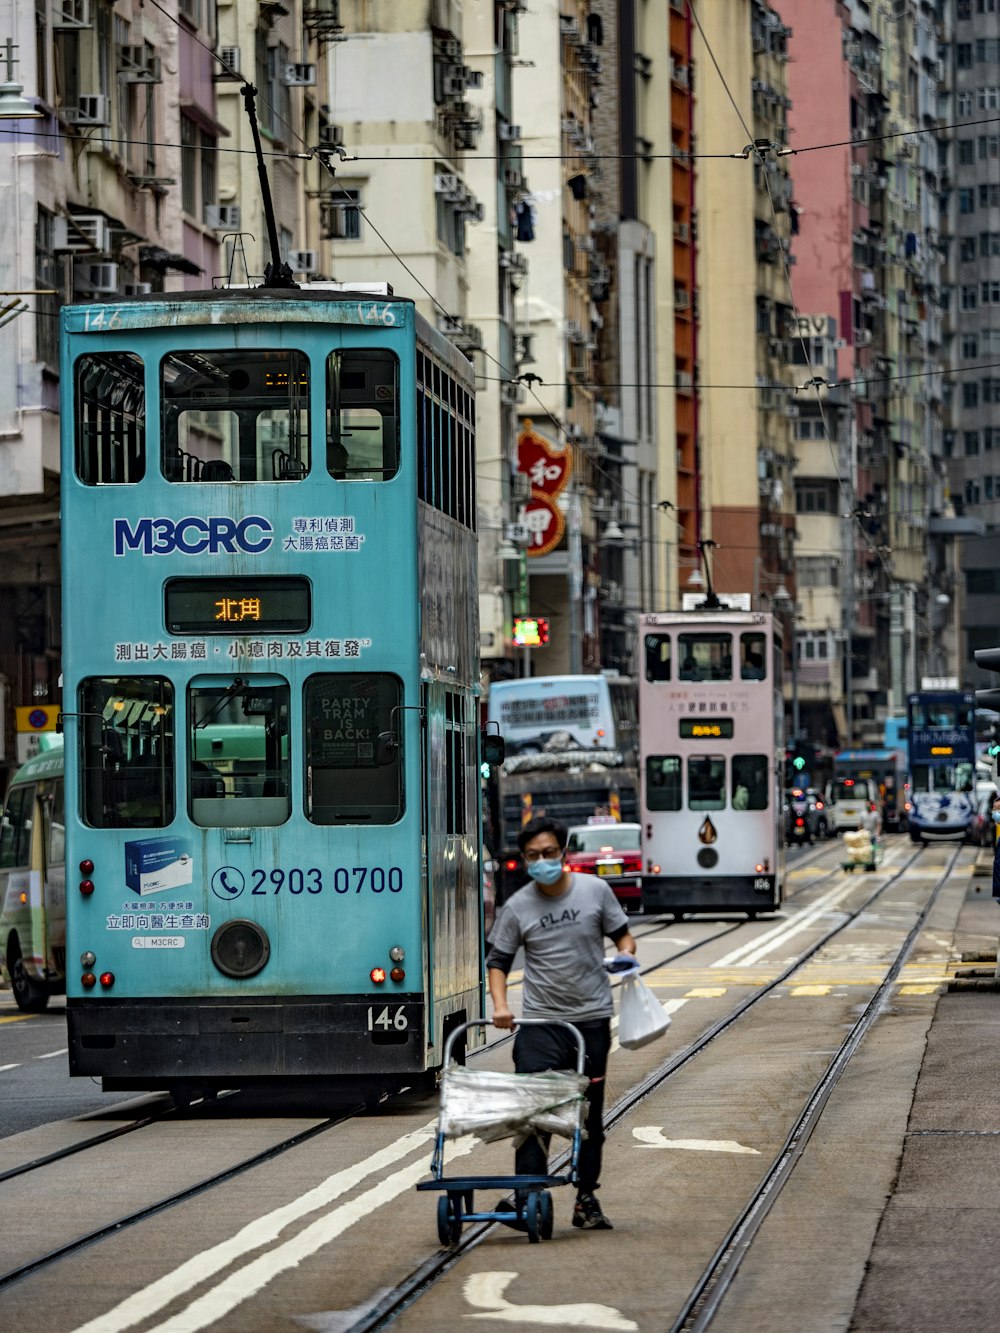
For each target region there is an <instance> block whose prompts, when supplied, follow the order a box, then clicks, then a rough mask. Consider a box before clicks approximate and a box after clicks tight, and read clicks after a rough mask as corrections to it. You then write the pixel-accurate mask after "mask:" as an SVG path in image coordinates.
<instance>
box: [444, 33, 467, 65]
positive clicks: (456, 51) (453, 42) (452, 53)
mask: <svg viewBox="0 0 1000 1333" xmlns="http://www.w3.org/2000/svg"><path fill="white" fill-rule="evenodd" d="M441 54H442V55H443V56H444V58H445V59H446V60H461V58H462V43H461V42H460V41H459V40H458V38H457V37H446V38H445V39H444V41H443V42H442V43H441Z"/></svg>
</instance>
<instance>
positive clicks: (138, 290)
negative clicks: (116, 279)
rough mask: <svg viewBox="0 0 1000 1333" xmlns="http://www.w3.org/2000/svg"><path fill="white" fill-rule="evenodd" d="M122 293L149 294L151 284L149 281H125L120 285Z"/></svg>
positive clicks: (129, 294)
mask: <svg viewBox="0 0 1000 1333" xmlns="http://www.w3.org/2000/svg"><path fill="white" fill-rule="evenodd" d="M122 293H123V294H124V295H125V296H151V295H152V293H153V284H152V283H151V282H126V283H125V285H124V286H123V287H122Z"/></svg>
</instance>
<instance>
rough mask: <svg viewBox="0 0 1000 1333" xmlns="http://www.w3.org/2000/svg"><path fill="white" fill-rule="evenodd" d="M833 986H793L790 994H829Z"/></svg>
mask: <svg viewBox="0 0 1000 1333" xmlns="http://www.w3.org/2000/svg"><path fill="white" fill-rule="evenodd" d="M832 990H833V987H832V986H793V987H792V989H791V990H790V991H789V994H790V995H829V994H830V992H831V991H832Z"/></svg>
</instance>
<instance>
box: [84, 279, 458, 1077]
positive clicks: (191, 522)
mask: <svg viewBox="0 0 1000 1333" xmlns="http://www.w3.org/2000/svg"><path fill="white" fill-rule="evenodd" d="M62 356H63V366H64V374H63V379H62V384H63V388H62V422H63V552H64V570H63V579H64V584H63V587H64V653H65V657H64V717H65V722H64V726H65V732H66V738H67V744H66V811H67V815H66V825H67V829H66V838H67V855H66V864H67V876H66V879H67V883H66V895H67V950H68V961H67V997H68V998H67V1010H68V1020H69V1052H70V1056H69V1058H70V1068H71V1071H72V1073H74V1074H78V1075H89V1076H99V1077H100V1078H102V1079H103V1081H104V1086H105V1087H107V1088H149V1087H164V1086H166V1087H170V1088H172V1089H174V1090H181V1091H183V1090H185V1089H187V1090H189V1089H191V1088H195V1087H197V1088H211V1087H215V1086H219V1085H226V1086H236V1085H243V1084H246V1083H250V1082H253V1081H257V1080H273V1079H282V1080H289V1079H298V1078H308V1079H320V1080H324V1081H333V1080H338V1079H343V1078H347V1079H350V1080H351V1081H352V1082H353V1083H354V1084H355V1085H357V1086H371V1087H383V1086H386V1085H392V1084H399V1083H406V1082H414V1081H419V1080H420V1079H421V1078H424V1077H426V1076H429V1075H433V1072H434V1070H435V1069H436V1068H437V1067H439V1066H440V1064H441V1060H442V1051H443V1046H444V1041H445V1038H446V1037H447V1035H448V1032H449V1030H450V1028H451V1027H452V1026H453V1025H455V1024H457V1023H460V1022H464V1021H465V1020H466V1019H469V1018H474V1017H477V1016H478V1015H479V1014H481V1013H482V1009H483V977H482V959H483V940H482V911H481V890H480V882H481V874H480V864H479V861H480V846H481V839H480V807H479V787H480V784H479V759H480V746H479V732H478V724H477V706H476V704H477V698H476V696H477V695H478V662H479V645H478V611H477V576H476V499H475V443H474V436H475V430H474V426H475V422H474V378H473V370H472V367H471V365H470V363H469V362H468V361H467V360H466V359H465V357H463V356H462V355H461V354H460V353H459V352H458V351H457V350H456V349H455V348H454V347H453V345H452V344H451V343H450V342H449V341H448V340H447V339H445V338H444V337H443V336H442V335H440V334H439V333H438V332H437V331H436V330H434V329H433V328H432V327H431V326H430V325H429V324H428V323H427V322H426V321H424V320H423V319H422V318H420V316H418V315H417V313H416V312H415V310H414V307H413V305H412V303H411V302H409V301H407V300H402V299H398V298H393V297H392V295H391V294H390V293H389V291H388V289H383V290H373V289H371V288H368V289H367V290H365V291H364V292H361V291H351V290H348V289H342V288H335V289H333V288H331V287H329V286H327V287H325V288H321V287H320V286H319V285H317V287H316V288H304V289H297V290H262V289H259V290H238V291H237V290H218V291H211V292H204V293H192V294H176V295H159V296H156V297H139V298H135V299H132V300H125V301H121V302H117V303H114V304H106V305H90V306H73V307H70V308H67V309H65V310H64V312H63V331H62Z"/></svg>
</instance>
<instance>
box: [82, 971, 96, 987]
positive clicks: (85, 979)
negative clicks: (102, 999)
mask: <svg viewBox="0 0 1000 1333" xmlns="http://www.w3.org/2000/svg"><path fill="white" fill-rule="evenodd" d="M80 985H81V986H83V988H84V989H85V990H93V988H94V987H95V986H96V985H97V978H96V977H95V976H94V974H93V972H84V974H83V976H82V977H81V978H80Z"/></svg>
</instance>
